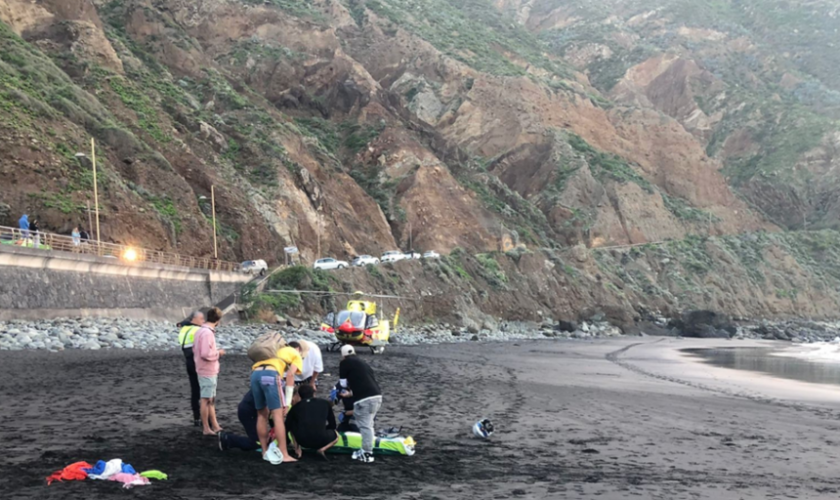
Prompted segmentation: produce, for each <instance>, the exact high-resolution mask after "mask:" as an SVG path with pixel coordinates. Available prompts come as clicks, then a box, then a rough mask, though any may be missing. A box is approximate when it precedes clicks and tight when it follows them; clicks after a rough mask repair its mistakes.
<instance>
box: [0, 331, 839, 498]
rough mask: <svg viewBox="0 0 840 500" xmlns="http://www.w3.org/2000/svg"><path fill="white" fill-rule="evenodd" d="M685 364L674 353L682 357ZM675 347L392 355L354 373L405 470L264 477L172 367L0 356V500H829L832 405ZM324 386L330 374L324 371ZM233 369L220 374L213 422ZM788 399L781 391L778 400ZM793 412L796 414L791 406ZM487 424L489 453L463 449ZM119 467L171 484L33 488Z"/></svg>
mask: <svg viewBox="0 0 840 500" xmlns="http://www.w3.org/2000/svg"><path fill="white" fill-rule="evenodd" d="M684 346H685V347H689V345H688V344H686V345H684ZM690 346H691V347H696V346H697V344H696V343H695V344H691V345H690ZM678 347H683V345H682V344H678V343H677V342H676V341H674V340H668V341H660V340H657V339H642V340H641V341H640V340H638V339H636V340H628V339H621V340H609V341H606V340H605V341H596V342H591V343H584V342H549V341H546V342H521V343H517V344H488V345H479V344H463V345H454V346H453V345H441V346H432V347H414V348H398V347H393V348H390V349H389V350H388V351H387V352H386V353H385V355H383V356H376V357H373V356H366V359H368V360H369V361H370V362H371V364H372V366H374V368H375V369H376V371H377V375H378V378H379V379H380V381H381V383H382V386H383V390H384V391H385V402H384V405H383V409H382V412H381V414H380V417H379V424H380V425H387V426H390V425H402V426H403V427H404V429H405V430H406V431H407V433H408V434H411V435H412V436H414V437H415V439H416V440H417V441H418V448H417V454H416V455H415V456H414V457H385V458H381V459H378V461H377V463H375V464H373V465H363V464H356V463H352V462H351V461H350V459H349V457H347V456H333V457H331V460H330V461H329V462H322V461H319V460H317V459H316V458H314V457H306V458H305V459H304V460H303V461H302V462H301V463H298V464H292V465H282V466H277V467H272V466H270V465H269V464H267V463H265V462H263V461H261V460H260V459H259V456H258V455H257V454H256V453H254V454H250V453H240V452H226V453H222V452H220V451H219V450H218V449H217V447H216V441H215V440H214V439H213V438H204V437H202V436H201V435H200V432H199V431H198V430H196V429H195V428H193V427H192V426H191V425H190V424H191V422H190V418H189V411H188V404H187V401H186V399H185V395H186V392H187V381H186V378H185V375H184V366H183V360H182V358H181V357H180V354H179V353H177V352H171V353H139V352H128V351H93V352H91V351H65V352H62V353H57V354H49V353H42V352H16V353H10V352H3V353H0V443H2V447H3V453H2V457H0V492H2V493H0V497H2V498H10V499H34V498H38V499H52V498H55V499H99V498H117V497H120V498H125V497H126V495H130V496H131V497H132V498H167V499H169V498H172V499H198V498H202V499H211V498H213V499H215V498H219V499H227V498H242V499H245V498H247V499H251V498H254V499H256V498H279V497H281V496H282V497H283V498H357V497H364V498H382V499H385V498H400V499H402V498H405V499H409V498H411V499H414V498H417V499H434V498H459V499H464V498H465V499H472V498H476V499H478V498H600V499H617V498H657V499H659V498H661V499H679V498H686V499H689V498H708V499H759V498H803V499H805V498H807V499H815V498H826V499H829V498H837V497H838V495H840V478H838V477H837V470H838V464H840V462H838V456H839V455H840V449H838V447H840V411H838V406H840V405H838V403H837V401H840V388H838V389H837V390H836V391H835V390H834V388H828V389H825V388H824V391H823V392H818V391H817V392H814V391H811V390H810V389H811V388H810V386H808V385H807V384H799V383H796V382H788V381H777V380H775V379H761V378H757V377H754V376H751V375H748V374H747V375H742V374H740V373H739V372H736V371H734V370H726V369H721V368H713V367H708V366H705V365H702V364H701V363H699V362H696V361H691V360H689V359H688V358H683V357H682V356H681V355H680V354H678V352H677V348H678ZM325 364H326V366H327V371H328V372H330V373H332V375H328V376H325V377H324V379H325V380H329V381H333V380H334V379H335V378H336V377H335V375H336V372H337V366H338V357H337V356H336V355H332V354H325ZM247 372H248V363H247V359H246V358H245V357H243V356H231V357H227V358H224V359H223V364H222V374H221V377H220V391H219V415H220V421H221V424H222V426H224V427H225V428H226V429H227V430H231V431H236V432H241V428H240V426H239V423H238V422H237V420H236V405H237V404H238V402H239V399H240V398H241V396H242V394H243V393H244V392H245V390H246V389H247V388H246V381H247ZM791 384H793V385H791ZM800 396H801V397H800ZM482 416H487V417H489V418H491V419H492V420H493V421H494V422H495V423H496V425H497V429H498V431H497V433H496V434H495V435H494V436H493V438H492V439H491V440H490V441H487V442H484V441H479V440H477V439H474V438H472V437H471V435H470V433H469V429H470V425H471V424H472V423H473V422H474V421H475V420H476V419H478V418H479V417H482ZM111 458H122V459H123V460H124V461H126V462H128V463H131V464H133V465H134V466H135V467H136V468H137V469H138V470H146V469H160V470H163V471H164V472H166V473H168V474H169V475H170V479H169V481H165V482H155V483H154V484H153V485H151V486H145V487H137V488H135V489H132V490H130V491H129V492H126V491H124V490H122V489H121V487H120V485H119V484H116V483H111V482H96V481H85V482H76V483H73V482H70V483H54V484H53V485H51V486H47V485H46V483H45V482H44V478H45V477H46V476H47V475H49V474H50V473H51V472H53V471H54V470H56V469H59V468H61V467H64V466H65V465H68V464H70V463H72V462H76V461H79V460H86V461H88V462H94V461H96V460H98V459H103V460H107V459H111Z"/></svg>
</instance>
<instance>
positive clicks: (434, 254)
mask: <svg viewBox="0 0 840 500" xmlns="http://www.w3.org/2000/svg"><path fill="white" fill-rule="evenodd" d="M423 258H424V259H439V258H440V254H439V253H437V252H435V251H434V250H429V251H428V252H425V253H424V254H423Z"/></svg>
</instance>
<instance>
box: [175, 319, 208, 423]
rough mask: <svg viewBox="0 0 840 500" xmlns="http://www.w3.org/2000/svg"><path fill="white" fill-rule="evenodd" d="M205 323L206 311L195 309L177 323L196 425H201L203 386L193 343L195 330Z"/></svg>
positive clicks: (179, 343)
mask: <svg viewBox="0 0 840 500" xmlns="http://www.w3.org/2000/svg"><path fill="white" fill-rule="evenodd" d="M203 324H204V313H202V312H201V311H195V312H194V313H192V315H191V316H190V317H189V318H187V319H185V320H184V321H182V322H180V323H178V324H177V325H175V326H177V327H178V328H180V329H181V330H180V331H179V332H178V345H180V346H181V352H183V353H184V362H185V363H186V365H187V377H189V379H190V405H191V406H192V412H193V425H195V426H196V427H201V403H200V399H201V387H200V386H199V385H198V374H197V373H196V372H195V359H194V358H193V343H194V341H195V332H197V331H198V329H199V328H201V325H203Z"/></svg>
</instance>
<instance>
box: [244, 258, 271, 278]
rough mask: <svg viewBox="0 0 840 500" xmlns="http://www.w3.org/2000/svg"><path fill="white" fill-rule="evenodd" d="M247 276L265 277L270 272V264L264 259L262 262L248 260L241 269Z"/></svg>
mask: <svg viewBox="0 0 840 500" xmlns="http://www.w3.org/2000/svg"><path fill="white" fill-rule="evenodd" d="M239 268H240V269H241V270H242V272H243V273H245V274H259V275H260V276H262V275H264V274H265V272H266V271H268V264H266V262H265V261H264V260H262V259H260V260H246V261H245V262H243V263H242V265H241V266H240V267H239Z"/></svg>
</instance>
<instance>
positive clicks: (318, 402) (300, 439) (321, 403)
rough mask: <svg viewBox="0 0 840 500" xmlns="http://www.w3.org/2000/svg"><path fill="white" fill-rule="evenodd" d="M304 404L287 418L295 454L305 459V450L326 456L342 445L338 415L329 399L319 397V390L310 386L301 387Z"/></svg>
mask: <svg viewBox="0 0 840 500" xmlns="http://www.w3.org/2000/svg"><path fill="white" fill-rule="evenodd" d="M298 395H299V396H300V402H298V403H295V405H294V406H292V409H291V410H289V415H288V416H287V417H286V428H287V429H288V430H289V434H291V435H292V442H293V444H294V447H295V454H296V455H297V457H298V458H300V456H301V447H303V448H307V449H310V450H317V453H318V454H319V455H321V456H322V457H323V458H327V457H326V455H324V453H325V452H326V451H327V450H328V449H330V448H332V447H333V445H335V443H337V442H338V433H336V431H335V415H333V412H332V406H330V403H329V401H327V400H325V399H318V398H316V397H315V388H314V387H313V386H312V385H310V384H302V385H300V386H299V387H298Z"/></svg>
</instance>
